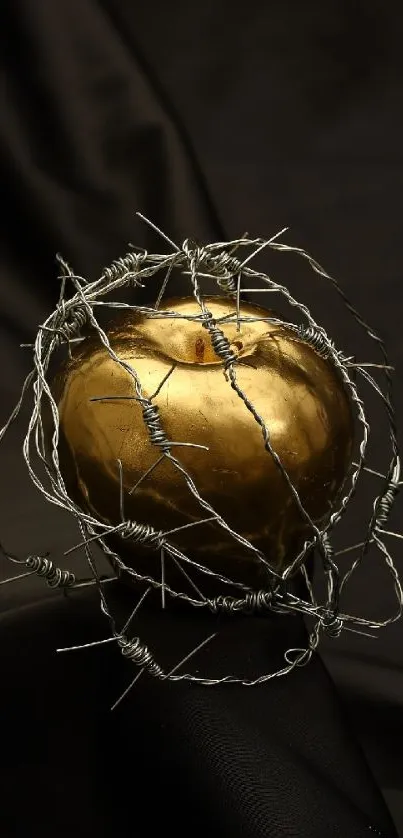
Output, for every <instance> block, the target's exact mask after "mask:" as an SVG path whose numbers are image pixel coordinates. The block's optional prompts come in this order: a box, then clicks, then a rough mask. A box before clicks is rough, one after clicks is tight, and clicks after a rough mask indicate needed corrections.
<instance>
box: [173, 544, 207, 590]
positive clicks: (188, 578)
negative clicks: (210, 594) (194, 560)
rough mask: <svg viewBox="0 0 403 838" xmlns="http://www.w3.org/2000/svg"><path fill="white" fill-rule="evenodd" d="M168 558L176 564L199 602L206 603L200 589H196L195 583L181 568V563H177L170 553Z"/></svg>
mask: <svg viewBox="0 0 403 838" xmlns="http://www.w3.org/2000/svg"><path fill="white" fill-rule="evenodd" d="M170 557H171V559H172V561H173V562H174V563H175V564H176V566H177V568H178V569H179V570H180V572H181V573H182V575H183V576H184V577H185V579H187V581H188V582H189V585H190V586H191V587H192V588H193V590H194V591H196V593H197V594H198V595H199V597H200V601H201V602H206V597H205V596H204V594H202V592H201V590H200V588H198V587H197V585H196V583H195V582H193V579H191V577H190V576H189V574H188V573H187V572H186V570H185V569H184V567H182V565H181V563H180V562H179V561H178V559H177V558H176V556H174V555H172V553H171V554H170Z"/></svg>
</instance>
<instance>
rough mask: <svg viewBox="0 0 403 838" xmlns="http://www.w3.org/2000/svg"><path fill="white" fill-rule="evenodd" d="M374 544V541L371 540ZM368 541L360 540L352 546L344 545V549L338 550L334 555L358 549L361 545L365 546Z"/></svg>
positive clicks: (341, 554)
mask: <svg viewBox="0 0 403 838" xmlns="http://www.w3.org/2000/svg"><path fill="white" fill-rule="evenodd" d="M370 543H371V544H372V541H371V542H370ZM365 544H366V541H359V542H358V544H352V545H351V547H343V549H342V550H336V551H335V553H334V555H335V556H343V555H344V554H345V553H351V551H352V550H358V549H359V548H360V547H364V545H365Z"/></svg>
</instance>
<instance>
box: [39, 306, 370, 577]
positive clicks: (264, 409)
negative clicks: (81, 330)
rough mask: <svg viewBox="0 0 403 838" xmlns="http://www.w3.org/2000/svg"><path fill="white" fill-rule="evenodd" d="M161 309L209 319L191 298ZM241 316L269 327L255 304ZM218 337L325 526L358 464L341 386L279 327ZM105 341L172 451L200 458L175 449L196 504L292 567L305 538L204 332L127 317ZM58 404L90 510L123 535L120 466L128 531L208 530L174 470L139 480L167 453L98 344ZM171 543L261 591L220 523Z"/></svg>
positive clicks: (87, 348) (69, 471) (140, 552)
mask: <svg viewBox="0 0 403 838" xmlns="http://www.w3.org/2000/svg"><path fill="white" fill-rule="evenodd" d="M206 305H207V307H208V308H209V310H210V311H211V312H212V314H213V317H214V318H221V317H224V316H225V315H229V314H233V313H234V311H235V303H234V301H233V300H231V299H228V298H221V297H209V298H207V299H206ZM161 310H169V311H174V312H176V313H177V314H180V315H184V316H185V317H186V316H188V315H195V314H199V313H200V309H199V307H198V304H197V303H196V301H195V300H194V299H190V298H187V299H176V300H171V301H167V302H165V303H164V305H163V306H161ZM240 314H241V317H243V318H267V317H270V316H273V315H272V313H271V312H268V311H267V310H266V309H263V308H261V307H259V306H256V305H252V304H249V303H246V302H242V303H241V308H240ZM221 328H222V330H223V332H224V334H225V335H226V337H227V338H228V340H229V342H230V344H231V348H232V349H233V350H234V352H235V353H236V354H237V356H238V360H237V363H236V364H235V371H236V379H237V382H238V384H239V386H240V387H241V389H242V390H243V392H244V393H245V394H246V395H247V397H248V399H249V400H250V402H252V404H253V405H254V407H255V409H256V411H257V413H258V414H259V415H260V417H262V419H263V420H264V422H265V424H266V426H267V428H268V430H269V432H270V441H271V444H272V446H273V448H274V450H275V451H276V452H277V454H278V455H279V457H280V459H281V462H282V464H283V465H284V467H285V469H286V470H287V472H288V475H289V477H290V479H291V480H292V482H293V484H294V485H295V487H296V489H297V491H298V493H299V495H300V498H301V501H302V503H303V505H304V507H305V509H306V510H307V512H308V513H309V515H310V516H311V518H312V519H313V520H314V521H315V522H316V523H317V524H323V522H324V521H326V520H327V518H328V516H329V514H330V511H331V508H332V504H334V502H335V501H336V500H337V498H338V496H339V493H340V490H341V487H342V485H343V482H344V480H345V477H346V473H347V470H348V466H349V463H350V460H351V452H352V441H353V417H352V411H351V406H350V401H349V398H348V395H347V393H346V390H345V387H344V385H343V382H342V380H341V378H340V377H339V374H338V373H337V371H336V370H335V369H334V367H333V366H332V365H331V364H330V362H328V361H326V360H324V359H323V358H321V357H319V355H318V354H317V353H316V352H315V350H314V349H313V348H312V347H311V346H309V345H307V344H306V343H304V342H302V341H301V340H299V339H298V337H297V336H296V335H295V333H293V332H292V331H291V330H290V329H287V328H286V327H284V326H281V325H280V326H279V325H277V324H273V323H267V322H264V321H262V320H261V319H258V320H255V321H253V319H251V320H250V321H246V322H241V324H240V328H239V330H238V329H237V324H236V323H235V322H232V323H225V322H224V323H223V324H222V326H221ZM108 336H109V340H110V343H111V346H112V348H113V350H114V351H115V352H116V353H117V355H118V356H119V358H121V359H122V360H123V361H124V362H125V363H126V364H129V365H130V366H131V367H132V368H133V369H134V370H135V371H136V373H137V375H138V378H139V381H140V383H141V388H142V392H143V394H144V395H145V396H147V397H151V396H153V394H156V395H155V397H153V404H155V405H156V406H157V407H158V411H159V416H160V419H161V424H162V427H163V429H164V432H165V434H166V436H167V437H168V439H169V440H172V441H174V442H177V443H178V442H181V443H197V444H198V445H200V446H205V448H192V447H180V446H178V447H173V448H172V453H173V454H174V455H175V456H176V457H178V459H179V460H180V461H181V463H182V464H183V466H184V467H185V469H186V470H187V472H188V473H189V475H190V476H191V478H192V479H193V480H194V482H195V484H196V486H197V489H198V491H199V493H200V495H201V496H202V497H203V498H204V499H205V500H207V501H208V502H209V503H210V504H211V505H212V507H213V508H214V510H216V511H217V512H218V513H219V514H220V515H221V516H222V517H223V518H224V519H225V520H226V522H227V523H228V524H229V526H230V527H231V528H232V529H234V530H236V531H237V532H238V533H240V534H241V535H242V536H243V537H244V538H246V539H247V540H248V541H249V542H251V543H252V544H253V545H254V546H256V547H257V548H258V549H259V550H260V551H262V552H263V553H264V555H265V556H266V558H267V560H268V561H269V562H270V563H271V565H272V566H273V567H275V568H276V569H282V568H284V567H285V566H286V564H287V563H289V562H290V561H291V560H292V558H293V557H294V556H295V555H296V552H297V551H298V550H299V549H300V547H301V544H302V543H303V541H304V539H305V538H306V537H307V534H309V528H307V523H306V520H304V519H303V517H302V516H301V512H300V511H299V510H298V508H297V505H296V502H295V500H294V498H293V496H292V493H291V491H290V488H289V486H288V485H287V482H286V480H285V479H284V476H283V475H282V474H281V472H280V470H279V468H278V466H277V465H276V464H275V462H274V460H273V458H272V456H271V455H270V454H269V453H268V452H267V451H266V450H265V448H264V440H263V435H262V430H261V427H259V425H258V423H257V422H256V420H255V419H254V417H253V416H252V414H251V412H250V411H249V410H248V409H247V407H246V405H245V404H244V402H243V401H242V399H241V398H240V397H239V395H238V394H237V393H236V392H235V391H234V389H232V388H231V385H230V382H229V381H228V380H227V378H226V376H225V374H224V368H223V364H222V361H221V359H220V358H219V357H218V356H217V355H216V353H215V351H214V349H213V347H212V344H211V340H210V336H209V333H208V331H207V330H206V328H203V326H202V324H201V323H200V322H196V321H192V320H186V319H172V318H165V319H156V318H154V319H151V318H147V317H145V316H139V315H134V314H133V313H131V314H130V316H126V318H125V319H124V320H123V321H121V322H120V323H115V325H114V326H112V327H111V328H110V329H109V332H108ZM169 373H170V374H169ZM164 379H165V381H164V383H163V384H162V386H161V387H160V385H161V382H162V381H163V380H164ZM54 392H55V394H56V399H57V402H58V409H59V416H60V431H61V441H60V450H59V454H60V463H61V470H62V474H63V476H64V478H65V481H66V485H67V488H68V490H69V492H70V494H71V495H72V496H73V497H74V498H75V500H76V501H77V502H78V503H79V504H80V505H81V506H82V507H83V508H84V509H86V510H87V511H91V512H92V513H93V514H95V515H96V516H97V517H98V518H99V519H101V520H103V521H105V522H108V523H111V524H113V525H117V524H119V522H120V521H121V506H120V471H119V461H121V463H122V483H123V502H124V515H125V518H126V519H130V520H134V521H136V522H139V523H142V524H151V525H152V526H153V527H155V528H156V529H157V530H162V531H169V530H173V529H176V528H179V527H182V526H183V525H184V524H189V523H192V522H194V521H197V520H201V519H204V518H206V517H208V513H206V511H205V510H203V509H202V508H201V507H200V505H199V503H198V502H197V500H196V499H195V497H194V496H193V495H192V494H191V492H190V491H189V488H188V486H187V485H186V482H185V480H184V477H183V474H181V473H180V471H178V469H177V468H176V467H175V465H174V464H173V463H172V462H171V461H170V460H169V459H167V458H165V457H164V458H162V459H161V461H160V462H159V464H158V465H157V466H156V467H155V468H154V469H153V470H152V471H151V472H150V473H149V475H148V476H147V477H145V479H143V480H142V481H141V478H142V477H143V475H144V474H145V473H146V472H147V471H148V470H149V469H151V467H152V466H153V465H154V464H155V463H156V461H157V459H158V458H159V457H160V456H161V450H160V449H158V448H157V447H156V446H155V445H153V444H152V443H151V441H150V435H149V431H148V428H147V427H146V425H145V423H144V420H143V414H142V409H141V404H140V403H139V401H138V400H137V399H135V398H128V396H130V397H133V396H135V395H136V393H135V388H134V381H133V378H132V376H131V375H130V374H129V372H128V371H126V370H125V369H124V368H122V367H121V366H120V365H119V364H118V363H116V361H114V360H113V359H112V358H111V356H110V355H109V353H108V352H107V350H106V349H105V348H104V347H103V346H102V344H101V343H100V340H99V338H98V337H93V338H90V339H87V340H86V341H85V342H84V344H83V345H82V347H81V348H80V349H78V350H76V352H75V354H74V356H73V359H72V360H71V361H70V362H69V363H68V364H67V366H66V367H65V368H64V370H63V371H62V373H61V375H60V376H59V378H58V380H57V382H56V383H55V388H54ZM101 397H107V398H105V399H102V398H101ZM139 481H141V482H139ZM136 484H139V485H138V486H137V488H134V487H136ZM169 540H170V541H171V542H172V543H173V544H176V546H177V547H178V548H179V549H180V550H181V551H183V552H185V553H186V554H187V555H188V556H189V557H190V558H192V559H195V560H196V561H198V562H200V563H202V564H204V565H206V566H208V567H210V568H212V569H214V570H219V571H221V572H226V573H228V574H229V575H230V576H231V578H237V579H238V580H239V579H243V580H246V581H247V580H248V579H249V580H250V579H252V577H253V578H254V579H255V580H256V579H257V578H258V577H259V573H260V568H262V569H263V565H261V564H260V563H259V562H258V561H257V560H256V559H255V558H253V556H252V554H251V553H250V551H248V550H247V549H246V548H245V547H244V546H242V545H240V544H239V543H238V542H237V541H235V540H234V539H233V538H232V537H231V536H230V535H229V534H228V533H227V532H225V530H223V529H222V528H221V527H220V526H219V525H218V524H217V522H214V521H212V522H209V523H203V524H200V525H198V526H194V527H189V528H187V529H183V530H179V531H178V532H177V533H173V534H172V535H171V536H169ZM115 546H116V545H115ZM118 551H119V552H121V554H122V555H123V554H124V556H125V560H126V563H128V564H131V565H132V566H133V567H135V568H136V569H138V567H139V562H140V565H141V568H142V570H143V571H144V569H146V570H147V569H148V572H150V570H149V568H150V567H151V566H153V568H154V569H155V565H154V564H153V563H154V562H155V561H156V559H155V553H153V551H152V550H150V549H149V548H148V549H147V548H141V547H140V546H139V545H137V544H131V543H130V541H129V540H123V539H119V538H118ZM153 557H154V558H153ZM150 563H151V564H150ZM256 571H257V575H256Z"/></svg>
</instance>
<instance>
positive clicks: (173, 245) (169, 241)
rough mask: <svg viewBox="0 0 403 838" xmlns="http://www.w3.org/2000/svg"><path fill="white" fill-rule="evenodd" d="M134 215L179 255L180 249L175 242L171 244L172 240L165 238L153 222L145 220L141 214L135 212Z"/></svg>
mask: <svg viewBox="0 0 403 838" xmlns="http://www.w3.org/2000/svg"><path fill="white" fill-rule="evenodd" d="M136 215H137V216H138V217H139V218H141V219H142V221H144V222H145V223H146V224H148V226H149V227H151V229H152V230H155V232H156V233H158V235H159V236H161V238H162V239H165V241H166V242H168V244H170V245H172V247H173V248H174V249H175V250H176V251H177V253H180V247H178V245H177V244H175V242H173V241H172V239H170V238H169V236H167V235H166V234H165V233H163V232H162V230H160V228H159V227H157V225H156V224H153V222H152V221H150V219H149V218H146V216H145V215H143V213H142V212H136Z"/></svg>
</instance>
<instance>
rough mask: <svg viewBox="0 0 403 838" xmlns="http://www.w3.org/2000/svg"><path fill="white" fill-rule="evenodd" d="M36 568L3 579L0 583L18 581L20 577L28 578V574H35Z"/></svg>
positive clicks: (6, 583) (5, 583)
mask: <svg viewBox="0 0 403 838" xmlns="http://www.w3.org/2000/svg"><path fill="white" fill-rule="evenodd" d="M35 573H36V571H35V570H29V571H27V573H19V574H18V576H10V577H9V578H8V579H2V580H1V582H0V585H8V584H9V583H10V582H18V580H19V579H26V578H27V576H33V575H34V574H35Z"/></svg>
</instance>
